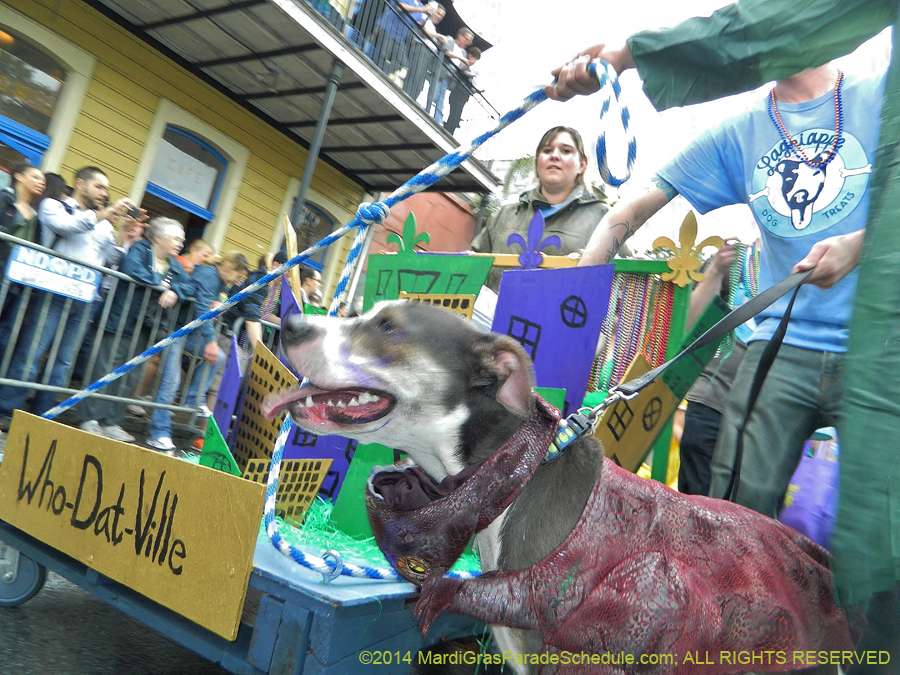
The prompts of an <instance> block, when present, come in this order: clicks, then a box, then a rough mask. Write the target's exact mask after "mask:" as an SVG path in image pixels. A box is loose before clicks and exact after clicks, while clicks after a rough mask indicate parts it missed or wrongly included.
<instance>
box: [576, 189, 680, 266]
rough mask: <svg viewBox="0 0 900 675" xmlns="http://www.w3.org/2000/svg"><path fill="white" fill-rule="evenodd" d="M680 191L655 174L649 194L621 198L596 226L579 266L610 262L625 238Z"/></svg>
mask: <svg viewBox="0 0 900 675" xmlns="http://www.w3.org/2000/svg"><path fill="white" fill-rule="evenodd" d="M677 194H678V192H677V191H676V190H675V188H674V187H672V186H671V185H669V183H667V182H666V181H665V180H663V178H661V177H660V176H654V177H653V187H651V188H650V189H649V190H647V192H646V193H644V194H643V195H641V196H640V197H638V198H636V199H631V200H627V201H625V200H621V201H619V202H618V203H617V204H616V205H615V206H614V207H613V208H611V209H610V210H609V212H608V213H607V214H606V215H605V216H603V220H601V221H600V224H599V225H597V228H596V229H595V230H594V234H592V235H591V240H590V241H589V242H588V245H587V247H586V248H585V249H584V252H583V253H582V254H581V260H579V261H578V265H579V267H581V266H584V265H605V264H606V263H608V262H609V261H611V260H612V259H613V256H615V255H616V252H617V251H618V250H619V248H621V246H622V244H624V243H625V240H626V239H628V237H630V236H631V235H633V234H634V233H635V232H637V231H638V229H639V228H640V227H641V225H643V224H644V223H646V222H647V221H648V220H649V219H650V218H651V217H652V216H653V215H654V214H656V212H657V211H659V210H660V209H661V208H662V207H664V206H665V205H666V204H668V203H669V202H670V201H672V200H673V199H674V198H675V197H676V195H677Z"/></svg>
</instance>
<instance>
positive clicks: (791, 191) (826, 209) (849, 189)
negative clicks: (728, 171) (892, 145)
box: [748, 129, 872, 237]
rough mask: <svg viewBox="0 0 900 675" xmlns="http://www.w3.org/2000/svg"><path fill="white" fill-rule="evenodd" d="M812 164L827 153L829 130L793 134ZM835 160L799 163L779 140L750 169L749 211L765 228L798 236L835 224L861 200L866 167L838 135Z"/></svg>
mask: <svg viewBox="0 0 900 675" xmlns="http://www.w3.org/2000/svg"><path fill="white" fill-rule="evenodd" d="M794 140H796V141H797V143H799V145H800V147H802V148H803V150H804V152H805V153H806V156H807V157H810V158H811V159H812V161H813V162H816V161H819V160H821V159H822V158H823V157H825V156H826V155H827V153H828V150H829V149H830V148H831V145H832V143H833V141H834V131H833V130H832V131H829V130H827V129H809V130H807V131H804V132H803V133H801V134H799V135H797V136H794ZM837 147H838V149H837V156H835V157H834V159H832V160H831V162H829V163H828V164H827V165H825V166H819V167H811V166H808V165H807V164H804V163H803V162H802V161H801V160H800V157H799V155H798V153H797V151H796V150H795V149H794V147H793V146H792V145H790V144H789V143H788V142H787V141H779V142H778V143H776V144H775V145H774V146H772V148H771V149H770V150H769V151H768V152H767V153H765V154H764V155H763V156H762V157H761V158H760V160H759V161H758V162H757V163H756V166H755V167H754V168H753V173H752V176H751V181H750V185H751V189H752V192H751V193H750V194H749V195H748V200H749V202H750V208H751V209H753V212H754V213H755V215H756V218H757V220H758V221H759V222H760V223H761V224H762V226H763V227H765V228H766V229H767V230H769V231H770V232H772V233H773V234H777V235H778V236H780V237H800V236H805V235H808V234H814V233H816V232H820V231H822V230H826V229H828V228H830V227H832V226H834V225H835V224H837V223H839V222H841V221H842V220H843V219H844V218H846V217H847V216H848V215H850V213H851V212H852V211H853V209H855V208H856V207H857V206H858V205H859V203H860V202H861V201H862V197H863V195H864V194H865V191H866V187H867V186H868V183H869V174H870V173H871V171H872V164H871V163H870V162H869V161H868V159H867V158H866V153H865V151H864V150H863V148H862V145H861V144H860V143H859V141H858V140H857V139H856V138H855V137H854V136H852V135H850V134H848V133H845V132H844V133H841V138H840V140H839V141H838V146H837Z"/></svg>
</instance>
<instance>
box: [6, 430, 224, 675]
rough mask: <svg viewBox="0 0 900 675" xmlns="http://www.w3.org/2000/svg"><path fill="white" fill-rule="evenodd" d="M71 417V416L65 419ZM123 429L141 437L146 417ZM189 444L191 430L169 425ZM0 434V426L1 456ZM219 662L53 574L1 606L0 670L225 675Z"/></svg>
mask: <svg viewBox="0 0 900 675" xmlns="http://www.w3.org/2000/svg"><path fill="white" fill-rule="evenodd" d="M63 421H65V422H68V423H70V424H73V426H74V423H75V420H74V419H71V418H70V419H64V420H63ZM124 426H125V428H126V429H127V430H128V431H130V432H131V433H132V434H134V435H135V436H137V437H138V440H137V443H138V444H139V445H140V444H142V443H143V442H144V441H146V433H147V426H148V423H147V421H146V420H145V419H139V418H127V419H126V421H125V425H124ZM174 431H175V432H176V435H175V442H176V444H178V445H179V448H188V447H189V445H190V441H191V440H193V438H194V437H196V435H195V431H194V430H192V429H190V428H189V427H186V426H185V425H175V428H174ZM5 445H6V434H4V433H0V459H2V457H3V452H4V449H5V448H4V446H5ZM227 673H228V671H226V670H225V669H224V668H222V667H221V666H217V665H215V664H213V663H211V662H209V661H207V660H206V659H204V658H203V657H201V656H199V655H197V654H195V653H194V652H192V651H190V650H188V649H187V648H185V647H182V646H181V645H179V644H177V643H175V642H173V641H171V640H169V639H168V638H166V637H164V636H163V635H161V634H159V633H157V632H156V631H155V630H152V629H150V628H148V627H147V626H145V625H144V624H142V623H141V622H139V621H136V620H134V619H132V618H131V617H128V616H126V615H125V614H123V613H122V612H120V611H119V610H117V609H115V608H113V607H110V606H109V605H107V604H106V603H105V602H103V601H102V600H100V599H98V598H96V597H94V596H93V595H91V594H90V593H88V592H87V591H84V590H82V589H81V588H79V587H78V586H75V585H74V584H71V583H69V582H68V581H66V580H65V579H63V578H62V577H60V576H57V575H56V574H49V575H48V576H47V583H46V585H45V586H44V588H43V590H41V592H40V593H38V594H37V595H36V596H35V597H34V598H32V599H31V600H29V601H28V602H25V603H23V604H22V605H19V606H18V607H0V675H226V674H227Z"/></svg>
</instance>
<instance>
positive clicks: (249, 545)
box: [0, 411, 265, 640]
mask: <svg viewBox="0 0 900 675" xmlns="http://www.w3.org/2000/svg"><path fill="white" fill-rule="evenodd" d="M264 493H265V490H264V488H263V486H261V485H256V484H254V483H251V482H250V481H247V480H243V479H241V478H236V477H234V476H229V475H227V474H225V473H222V472H221V471H214V470H212V469H208V468H206V467H203V466H198V465H196V464H191V463H189V462H183V461H180V460H174V459H172V458H170V457H166V456H165V455H161V454H159V453H156V452H153V451H151V450H145V449H143V448H139V447H137V446H134V445H129V444H127V443H120V442H118V441H113V440H111V439H108V438H104V437H103V436H96V435H94V434H89V433H86V432H83V431H80V430H78V429H73V428H71V427H67V426H65V425H62V424H59V423H57V422H52V421H50V420H45V419H42V418H40V417H35V416H33V415H29V414H27V413H23V412H20V411H16V413H15V416H14V418H13V423H12V426H11V427H10V431H9V437H8V439H7V443H6V452H5V455H4V457H3V463H2V464H0V519H2V520H4V521H6V522H7V523H9V524H10V525H13V526H14V527H17V528H19V529H20V530H22V531H24V532H27V533H28V534H30V535H32V536H34V537H36V538H38V539H39V540H41V541H42V542H44V543H46V544H48V545H50V546H52V547H54V548H56V549H58V550H59V551H61V552H63V553H65V554H66V555H69V556H72V557H73V558H75V559H76V560H78V561H80V562H82V563H84V564H85V565H87V566H88V567H90V568H92V569H94V570H96V571H98V572H100V573H101V574H103V575H105V576H107V577H110V578H111V579H114V580H116V581H118V582H120V583H122V584H124V585H125V586H128V587H129V588H132V589H134V590H135V591H137V592H138V593H141V594H143V595H145V596H147V597H148V598H150V599H151V600H155V601H156V602H158V603H160V604H162V605H165V606H166V607H168V608H169V609H171V610H173V611H175V612H177V613H179V614H181V615H183V616H185V617H187V618H188V619H190V620H191V621H194V622H196V623H198V624H200V625H201V626H203V627H205V628H207V629H209V630H210V631H212V632H213V633H216V634H217V635H221V636H222V637H224V638H226V639H228V640H234V639H236V638H237V632H238V626H239V624H240V618H241V610H242V608H243V605H244V595H245V594H246V591H247V584H248V582H249V579H250V570H251V568H252V565H253V552H254V550H255V548H256V539H257V534H258V532H259V523H260V519H261V518H262V509H263V495H264ZM224 521H227V526H226V525H225V522H224Z"/></svg>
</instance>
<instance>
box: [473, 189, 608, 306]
mask: <svg viewBox="0 0 900 675" xmlns="http://www.w3.org/2000/svg"><path fill="white" fill-rule="evenodd" d="M546 204H547V202H546V200H545V199H544V197H543V196H542V195H541V191H540V188H533V189H531V190H529V191H528V192H523V193H522V194H521V195H519V201H518V202H516V203H515V204H508V205H506V206H504V207H503V208H501V209H500V211H499V212H498V213H497V215H495V216H494V217H493V218H491V219H490V220H489V221H488V223H487V225H486V226H485V227H484V229H483V230H481V232H479V233H478V236H476V237H475V239H474V240H472V250H473V251H477V252H479V253H515V254H517V255H518V254H521V253H522V247H521V246H519V245H518V244H513V245H512V246H509V245H508V244H507V243H506V242H507V241H508V240H509V236H510V235H511V234H518V235H520V236H521V237H522V239H524V240H525V241H526V242H528V225H529V224H530V223H531V219H532V218H534V213H535V211H537V209H538V205H546ZM607 211H609V206H608V205H607V203H606V200H605V199H599V198H597V197H596V196H595V195H594V194H593V193H592V192H591V191H590V190H588V189H587V188H586V187H585V186H584V185H576V186H575V189H574V190H572V193H571V194H570V195H569V196H568V197H567V198H566V200H565V201H564V202H563V203H562V205H561V208H560V209H559V210H558V211H556V212H555V213H553V214H552V215H550V216H547V217H546V218H545V221H544V237H543V238H544V239H546V238H547V237H550V236H553V235H556V236H558V237H559V239H560V243H561V245H560V246H559V247H558V248H557V247H556V246H548V247H547V248H545V249H543V252H544V253H546V254H547V255H568V254H569V253H574V252H575V251H580V250H582V249H583V248H584V247H585V246H587V243H588V241H589V240H590V238H591V235H592V234H593V233H594V229H595V228H596V227H597V224H598V223H599V222H600V220H601V219H602V218H603V216H605V215H606V212H607ZM501 273H502V270H499V269H492V270H491V273H490V274H489V275H488V280H487V282H486V284H485V285H486V286H488V288H491V289H493V290H494V291H496V290H497V289H498V287H499V286H500V275H501Z"/></svg>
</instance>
